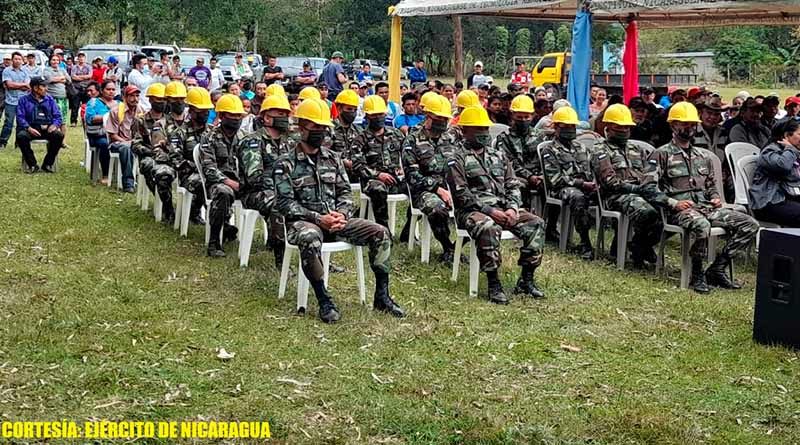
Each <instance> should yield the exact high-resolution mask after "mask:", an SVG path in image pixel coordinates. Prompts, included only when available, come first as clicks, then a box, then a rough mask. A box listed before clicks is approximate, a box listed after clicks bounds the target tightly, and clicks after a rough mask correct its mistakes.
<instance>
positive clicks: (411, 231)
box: [408, 214, 420, 252]
mask: <svg viewBox="0 0 800 445" xmlns="http://www.w3.org/2000/svg"><path fill="white" fill-rule="evenodd" d="M419 219H420V218H419V215H414V214H412V215H411V223H410V224H411V225H410V226H409V230H408V251H409V252H411V251H413V250H414V240H415V238H416V231H417V224H418V223H419Z"/></svg>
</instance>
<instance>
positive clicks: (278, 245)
mask: <svg viewBox="0 0 800 445" xmlns="http://www.w3.org/2000/svg"><path fill="white" fill-rule="evenodd" d="M285 251H286V244H285V243H283V242H282V241H280V240H275V241H274V242H272V253H273V254H274V255H275V268H276V269H278V270H281V268H282V267H283V254H284V253H285Z"/></svg>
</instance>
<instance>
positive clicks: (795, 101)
mask: <svg viewBox="0 0 800 445" xmlns="http://www.w3.org/2000/svg"><path fill="white" fill-rule="evenodd" d="M791 104H794V105H800V97H797V96H789V97H787V98H786V102H784V103H783V106H784V107H788V106H789V105H791Z"/></svg>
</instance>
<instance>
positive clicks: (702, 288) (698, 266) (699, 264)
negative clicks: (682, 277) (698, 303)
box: [689, 257, 711, 294]
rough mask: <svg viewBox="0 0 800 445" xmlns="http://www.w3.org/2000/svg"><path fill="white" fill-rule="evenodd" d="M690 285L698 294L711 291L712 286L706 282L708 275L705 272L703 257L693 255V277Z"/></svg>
mask: <svg viewBox="0 0 800 445" xmlns="http://www.w3.org/2000/svg"><path fill="white" fill-rule="evenodd" d="M689 287H690V288H692V289H694V291H695V292H697V293H698V294H707V293H709V292H711V288H710V287H708V284H707V283H706V275H705V274H704V273H703V258H702V257H692V279H691V280H690V281H689Z"/></svg>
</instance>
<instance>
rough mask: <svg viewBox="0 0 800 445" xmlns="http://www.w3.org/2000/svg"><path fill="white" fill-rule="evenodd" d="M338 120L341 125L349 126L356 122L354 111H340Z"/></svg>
mask: <svg viewBox="0 0 800 445" xmlns="http://www.w3.org/2000/svg"><path fill="white" fill-rule="evenodd" d="M339 119H341V120H342V123H344V124H345V125H350V124H352V123H353V121H354V120H356V112H355V111H342V112H341V113H339Z"/></svg>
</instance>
